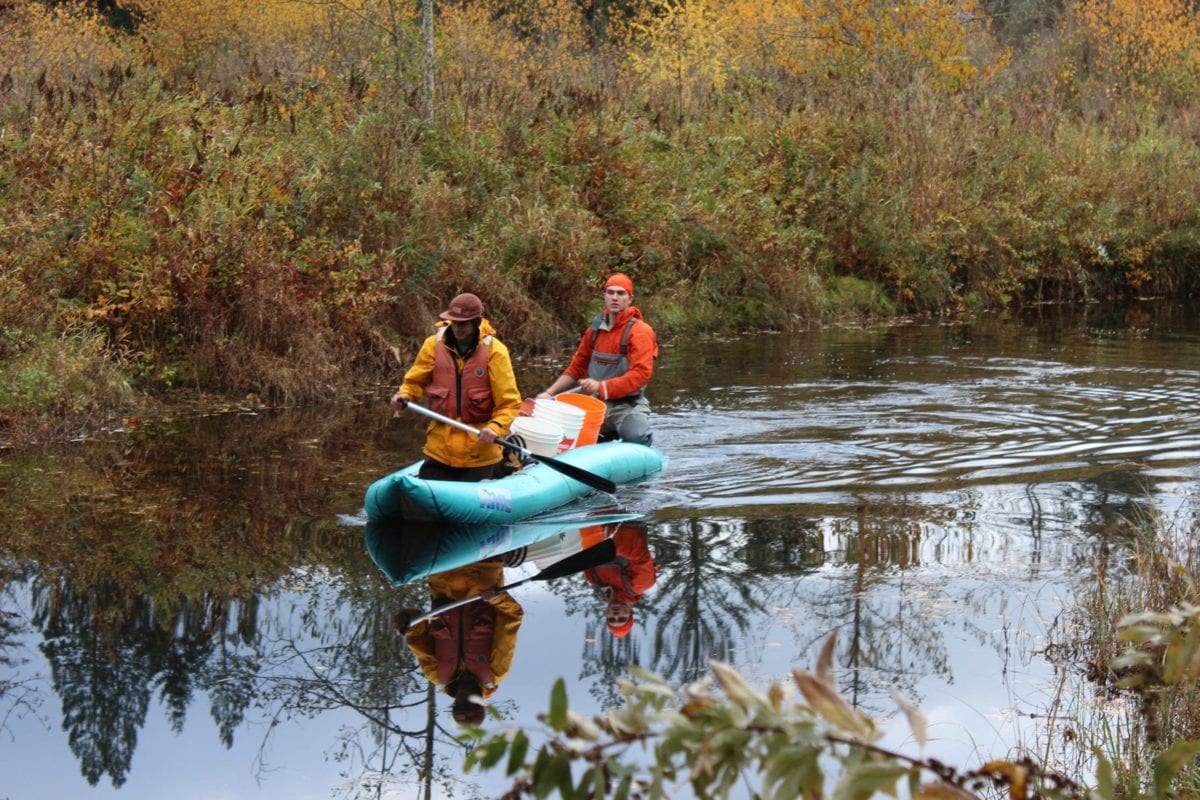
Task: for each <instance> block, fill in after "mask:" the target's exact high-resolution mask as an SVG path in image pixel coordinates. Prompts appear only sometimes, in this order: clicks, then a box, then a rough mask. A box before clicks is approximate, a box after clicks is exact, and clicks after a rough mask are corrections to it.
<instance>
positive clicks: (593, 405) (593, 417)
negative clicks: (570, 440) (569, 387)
mask: <svg viewBox="0 0 1200 800" xmlns="http://www.w3.org/2000/svg"><path fill="white" fill-rule="evenodd" d="M554 399H555V400H558V401H559V402H560V403H568V404H570V405H573V406H575V407H576V408H582V409H583V427H582V428H580V429H579V435H578V436H576V437H575V446H576V447H583V446H584V445H588V444H595V443H596V440H597V439H599V438H600V426H601V425H603V424H604V415H605V414H606V413H608V406H607V405H606V404H605V402H604V401H603V400H601V399H600V398H598V397H592V396H591V395H586V394H579V393H578V392H572V393H570V394H560V395H558V396H557V397H555V398H554Z"/></svg>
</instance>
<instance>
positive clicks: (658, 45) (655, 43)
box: [629, 0, 736, 111]
mask: <svg viewBox="0 0 1200 800" xmlns="http://www.w3.org/2000/svg"><path fill="white" fill-rule="evenodd" d="M724 21H725V20H724V18H723V17H722V16H719V15H718V13H717V11H716V10H715V9H714V8H712V7H710V5H709V3H708V2H707V0H648V2H647V3H646V7H645V9H644V11H643V12H642V15H641V16H640V17H639V18H638V19H636V20H635V21H634V22H633V23H632V25H631V30H632V33H633V41H632V44H633V45H634V46H633V48H632V49H631V50H630V53H629V61H630V64H631V66H632V67H633V69H634V71H635V72H637V73H638V74H639V75H642V76H643V77H645V78H646V79H647V80H648V81H649V82H650V83H651V84H652V85H655V86H657V87H668V88H670V89H672V90H673V91H674V92H676V94H677V95H678V97H679V98H680V105H681V106H682V105H683V103H684V97H685V92H690V91H691V90H692V88H693V87H697V88H699V89H701V90H708V89H715V90H717V91H720V90H721V89H724V88H725V84H726V82H727V80H728V79H729V77H730V75H731V74H732V73H733V72H734V70H735V68H736V53H735V52H734V51H733V49H732V48H731V47H730V43H729V40H728V39H726V37H725V34H724V30H725V26H724V24H723V22H724ZM681 111H682V108H681Z"/></svg>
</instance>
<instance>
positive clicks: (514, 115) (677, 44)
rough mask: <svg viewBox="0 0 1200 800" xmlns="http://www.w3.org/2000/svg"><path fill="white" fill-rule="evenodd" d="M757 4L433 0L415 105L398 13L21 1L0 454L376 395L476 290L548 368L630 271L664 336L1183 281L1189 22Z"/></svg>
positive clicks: (6, 20) (1072, 10) (13, 21)
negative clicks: (165, 414)
mask: <svg viewBox="0 0 1200 800" xmlns="http://www.w3.org/2000/svg"><path fill="white" fill-rule="evenodd" d="M1159 5H1163V6H1164V7H1166V6H1170V4H1169V3H1158V4H1150V5H1149V6H1148V7H1153V8H1157V7H1158V6H1159ZM743 6H744V4H741V3H738V2H728V3H713V4H703V3H699V2H691V3H664V2H646V3H630V4H623V5H619V6H618V5H613V6H605V8H608V11H607V12H606V13H604V14H601V13H600V12H599V11H598V10H597V9H592V11H593V12H594V13H591V14H589V15H581V14H580V13H579V12H578V9H577V7H575V6H573V5H571V6H569V5H567V4H562V3H556V2H552V0H536V1H534V0H531V1H530V2H528V3H525V4H496V5H495V6H494V7H493V6H491V5H489V4H488V3H486V2H480V3H471V4H439V15H438V17H437V19H436V21H435V22H436V24H435V30H436V41H435V44H436V53H435V55H436V62H437V67H436V72H435V73H434V80H435V82H434V86H435V91H434V94H433V95H432V96H430V97H428V98H427V97H426V96H425V95H424V87H425V86H426V84H425V77H426V76H425V74H424V73H423V70H422V53H423V45H422V42H421V38H420V31H419V25H418V22H419V21H418V20H417V19H415V18H413V17H412V16H411V9H409V7H408V5H404V6H399V5H396V4H394V3H390V2H378V3H374V2H372V1H371V0H363V2H356V3H346V4H341V5H337V6H332V5H331V6H323V5H312V4H298V3H290V2H286V1H285V0H275V1H274V2H268V3H264V4H258V5H256V6H255V7H254V8H253V9H251V8H249V7H246V8H243V7H242V6H241V5H239V4H237V3H234V2H233V1H232V0H228V2H223V3H213V4H205V6H204V10H203V13H202V12H201V10H198V9H196V8H193V7H192V6H190V5H188V4H183V3H179V2H175V1H174V0H153V1H152V2H150V1H149V0H148V2H146V3H143V4H142V6H141V8H142V14H141V15H140V16H139V17H138V18H137V23H136V25H132V26H127V28H126V29H122V30H116V29H113V28H111V27H109V26H107V25H106V24H104V22H103V21H100V20H97V19H95V18H92V17H90V16H88V15H87V14H86V13H83V12H82V11H80V12H78V13H69V9H70V8H71V7H70V6H69V5H58V6H56V13H54V14H51V13H50V12H49V10H47V8H46V7H45V6H43V5H41V4H38V3H25V2H18V3H16V4H15V5H13V6H12V7H11V9H7V10H5V11H4V12H3V15H2V16H0V37H2V40H3V41H4V42H5V51H6V53H13V54H14V57H13V60H12V66H11V67H10V68H8V71H7V73H6V74H5V76H3V78H2V80H0V287H2V288H0V386H6V387H9V388H7V389H5V390H3V391H0V439H5V440H7V441H14V440H17V439H24V438H29V436H30V435H38V436H40V435H46V434H51V435H53V434H61V433H66V432H69V431H71V430H73V429H78V428H80V427H86V426H87V425H88V424H90V423H91V421H93V420H94V419H96V418H98V417H101V416H103V415H104V414H106V413H111V412H112V411H113V410H114V409H118V408H120V407H121V406H122V404H134V405H136V404H138V403H140V402H144V400H143V399H144V398H145V397H147V396H154V395H156V394H159V393H161V392H163V391H165V390H170V389H180V388H183V389H189V390H202V391H216V392H222V393H229V394H237V395H241V394H245V393H249V392H252V393H254V394H256V395H258V396H260V397H263V398H267V399H270V400H272V401H279V402H304V401H310V400H314V399H318V398H322V397H329V396H333V395H335V394H336V393H338V392H340V391H344V390H345V388H346V387H347V386H349V385H352V384H355V383H362V382H364V381H368V380H378V379H381V378H384V377H386V378H387V379H389V380H390V379H391V378H393V377H394V376H395V375H396V374H397V373H398V371H399V370H400V369H401V368H402V365H403V364H405V363H407V362H408V361H409V360H410V359H411V357H412V356H413V354H414V352H415V346H416V345H417V344H418V343H419V340H420V337H421V336H423V335H424V334H425V333H426V332H427V331H428V330H429V326H430V324H431V323H432V320H433V315H434V314H435V312H436V311H437V310H438V309H439V308H440V307H441V306H442V304H443V303H444V302H445V300H446V298H448V297H449V296H451V295H453V294H454V293H456V292H458V291H460V290H474V291H477V292H479V293H480V294H481V295H482V296H483V297H484V300H485V303H486V304H487V308H488V315H489V317H490V318H491V319H492V320H493V321H494V322H495V323H496V324H497V326H498V328H499V329H500V331H501V335H502V337H503V338H504V339H505V340H506V341H508V342H509V344H510V345H512V346H513V348H514V349H515V350H516V351H517V352H520V353H553V352H556V351H558V350H559V349H560V348H562V347H564V346H566V345H567V344H569V343H570V342H571V341H572V340H573V339H574V337H575V336H576V335H577V334H578V331H579V330H580V329H581V328H582V326H583V324H584V323H585V321H586V319H587V317H588V315H589V313H590V312H591V310H593V309H594V308H595V305H596V291H595V289H596V287H597V285H598V281H599V280H600V278H601V276H602V275H603V274H605V273H606V272H608V271H610V270H614V269H622V270H625V271H627V272H629V273H631V274H632V275H633V276H634V279H635V281H636V282H637V287H638V292H637V295H638V296H637V302H638V304H639V305H640V306H641V307H642V308H643V309H644V310H645V311H646V313H647V315H648V316H649V317H650V319H651V320H652V321H653V322H654V323H655V324H656V326H657V327H658V328H659V330H660V332H661V333H662V335H663V336H664V338H667V337H670V336H672V335H685V334H692V333H697V332H708V331H725V332H728V331H734V330H745V329H751V328H764V327H765V328H776V329H779V328H786V327H789V326H795V325H808V324H813V323H819V322H821V321H823V320H828V319H831V318H837V317H844V316H846V315H874V316H887V315H891V314H897V313H930V314H944V315H955V316H958V315H965V314H969V313H971V312H973V311H976V310H979V309H984V308H998V307H1006V306H1010V305H1013V304H1020V303H1023V302H1029V301H1037V300H1047V299H1052V300H1080V299H1089V298H1094V297H1100V296H1111V295H1118V294H1131V293H1168V292H1170V293H1178V292H1186V291H1189V290H1191V289H1192V288H1194V284H1195V277H1194V271H1193V270H1191V269H1189V266H1188V265H1189V264H1191V263H1193V261H1194V259H1195V257H1196V256H1197V254H1198V251H1200V243H1198V241H1197V230H1198V228H1197V225H1196V221H1197V220H1196V215H1197V211H1196V209H1197V203H1196V202H1195V199H1196V198H1195V190H1194V187H1195V186H1197V185H1200V180H1198V178H1200V158H1197V155H1198V153H1197V148H1196V142H1197V141H1200V122H1198V121H1197V120H1196V119H1195V118H1194V114H1192V113H1191V112H1190V110H1189V108H1190V103H1191V102H1192V101H1193V100H1194V99H1195V96H1196V92H1197V80H1196V75H1195V74H1193V73H1194V72H1195V68H1194V67H1193V66H1192V65H1191V63H1190V61H1188V60H1187V59H1186V58H1184V57H1182V56H1179V55H1178V54H1177V53H1175V51H1174V50H1172V49H1169V48H1168V47H1167V45H1165V44H1162V43H1161V41H1160V39H1159V38H1156V36H1155V32H1156V30H1158V29H1161V28H1163V26H1167V25H1168V23H1170V24H1171V25H1175V26H1176V27H1174V28H1170V30H1172V31H1174V33H1173V36H1174V37H1175V39H1178V40H1180V41H1181V42H1183V44H1184V45H1186V44H1187V43H1188V42H1191V41H1193V40H1192V39H1191V38H1188V37H1191V36H1193V32H1192V31H1191V28H1187V27H1186V26H1185V28H1179V27H1178V20H1176V19H1174V18H1171V17H1169V16H1168V17H1165V18H1164V20H1166V21H1163V20H1160V19H1159V18H1157V17H1153V16H1152V15H1144V16H1145V19H1142V18H1138V19H1136V20H1135V22H1136V23H1137V25H1136V26H1135V25H1133V24H1132V23H1129V22H1128V20H1125V21H1124V22H1122V20H1123V19H1124V18H1122V17H1120V16H1119V13H1118V12H1121V9H1122V6H1121V4H1120V3H1117V4H1105V5H1104V8H1107V9H1109V10H1108V11H1107V12H1104V13H1101V12H1102V11H1103V9H1101V6H1100V5H1099V4H1090V3H1080V4H1078V5H1073V6H1069V7H1068V8H1067V9H1066V10H1064V11H1063V12H1061V13H1054V14H1046V13H1044V14H1042V15H1041V16H1036V17H1030V16H1029V15H1028V14H1026V15H1023V16H1022V15H1015V14H1014V13H1012V12H1013V9H1016V8H1018V6H1019V7H1020V8H1025V6H1023V5H1021V4H994V5H993V6H992V7H989V6H977V5H976V4H975V3H973V2H965V3H954V4H945V5H938V4H926V3H900V4H882V5H876V4H872V3H821V2H790V3H784V2H780V3H768V4H752V6H753V7H750V6H745V7H743ZM1010 6H1011V8H1010ZM597 8H599V7H597ZM1005 9H1006V11H1005V13H1004V14H999V13H997V14H996V15H993V16H989V12H990V11H1000V10H1005ZM1121 13H1124V12H1121ZM1130 13H1133V12H1130ZM1105 14H1107V15H1108V16H1105ZM1172 20H1173V21H1172ZM1155 25H1157V26H1158V28H1155ZM831 26H832V27H831ZM1139 26H1140V27H1139ZM1142 28H1145V32H1144V36H1143V40H1137V41H1134V42H1133V44H1132V45H1131V47H1132V48H1133V49H1132V50H1131V51H1130V52H1131V53H1142V54H1143V55H1142V56H1136V57H1135V56H1134V55H1130V56H1128V57H1126V58H1117V57H1116V54H1117V53H1118V50H1115V49H1114V41H1115V40H1114V37H1115V36H1116V35H1117V33H1116V32H1118V31H1126V30H1134V31H1138V30H1142ZM1180 31H1182V33H1180ZM1172 41H1174V40H1172ZM1139 42H1141V44H1140V45H1139ZM1172 47H1174V45H1172ZM1155 48H1157V49H1155ZM1119 52H1125V51H1124V50H1120V51H1119Z"/></svg>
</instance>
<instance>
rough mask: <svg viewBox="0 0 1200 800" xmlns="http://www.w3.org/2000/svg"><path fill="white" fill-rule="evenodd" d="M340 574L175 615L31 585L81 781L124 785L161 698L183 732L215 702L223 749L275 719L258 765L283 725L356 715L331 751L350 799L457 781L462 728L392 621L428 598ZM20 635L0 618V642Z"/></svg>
mask: <svg viewBox="0 0 1200 800" xmlns="http://www.w3.org/2000/svg"><path fill="white" fill-rule="evenodd" d="M343 538H344V543H343V546H344V547H349V548H355V549H361V539H360V538H359V537H358V536H350V537H343ZM325 555H329V554H328V553H326V554H325ZM332 560H334V561H337V560H341V561H342V562H344V563H345V562H347V561H348V559H345V558H341V559H336V558H335V559H332ZM332 574H333V573H329V572H327V571H326V570H324V569H321V568H317V567H309V568H308V569H307V570H305V571H304V572H296V573H294V574H293V575H292V576H291V577H290V578H288V579H287V581H286V582H287V584H288V588H289V589H290V590H291V591H289V592H286V593H285V591H284V590H282V589H281V590H277V591H278V594H277V596H276V597H275V598H274V599H273V600H272V601H271V602H267V601H266V600H265V599H264V597H263V595H260V594H256V593H249V594H247V595H245V596H244V597H224V596H219V595H216V594H213V593H201V594H199V595H197V596H195V597H192V596H187V597H184V598H182V599H181V598H178V597H177V598H174V600H173V602H172V603H170V604H169V605H165V606H164V605H160V604H158V603H157V602H156V600H155V598H154V597H152V596H150V595H148V594H134V595H128V594H126V593H125V592H126V589H127V587H125V586H116V585H112V586H107V587H106V586H103V585H98V584H97V583H95V582H94V581H90V580H89V581H88V583H87V584H86V590H85V589H84V588H83V587H80V586H77V585H76V584H75V583H74V582H72V580H70V579H69V578H67V577H65V576H64V575H62V574H60V576H59V577H57V578H54V579H52V580H51V579H31V580H30V581H29V583H28V585H29V586H30V594H31V598H32V604H31V605H32V608H33V615H32V619H31V623H32V627H33V628H34V629H36V630H39V631H40V633H41V636H42V643H41V649H42V652H43V654H44V655H45V657H46V659H47V660H48V662H49V664H50V668H51V678H52V686H53V688H54V691H55V692H56V693H57V694H58V695H59V699H60V701H61V706H62V726H63V728H64V730H65V731H66V732H67V737H68V743H69V746H70V748H71V750H72V752H73V753H74V754H75V756H76V757H77V758H78V759H79V762H80V770H81V773H82V775H83V776H84V777H85V778H86V779H87V780H88V782H89V783H91V784H93V785H94V784H97V783H98V782H99V781H100V780H101V779H102V778H103V777H104V776H106V775H107V776H108V777H109V778H110V780H111V782H112V784H113V785H114V786H118V787H119V786H121V785H122V784H123V783H124V782H125V780H126V778H127V777H128V774H129V770H130V765H131V763H132V760H133V755H134V752H135V750H136V747H137V744H138V736H139V733H140V732H141V731H142V730H143V729H144V728H145V726H146V722H147V716H148V714H149V713H150V709H151V708H152V707H154V705H155V701H156V699H157V702H158V704H159V705H160V706H161V707H162V708H163V710H164V712H165V714H166V716H167V720H168V722H169V724H170V725H171V726H172V728H173V729H174V730H176V731H177V732H179V731H182V730H183V728H184V722H185V718H186V716H187V713H188V712H189V711H192V712H194V711H195V706H196V705H197V703H198V702H204V698H207V702H208V712H209V714H210V715H211V716H212V718H213V720H214V722H215V724H216V727H217V729H218V732H219V734H218V735H219V736H220V739H221V741H222V743H223V744H224V745H225V746H226V747H227V748H231V747H232V746H233V744H234V737H235V734H236V733H237V731H238V730H239V729H243V728H244V725H245V723H246V722H247V718H248V717H249V715H250V714H251V713H254V714H255V716H259V715H262V714H265V715H266V717H267V720H266V721H267V722H268V723H269V724H268V725H267V726H266V728H265V731H266V732H265V733H264V734H263V740H262V741H261V743H260V758H261V757H262V754H263V753H265V752H266V744H267V742H268V740H269V739H270V737H271V736H272V735H273V733H272V731H273V730H275V723H278V722H283V721H288V720H296V719H302V718H310V717H316V716H318V715H321V714H326V713H337V712H345V711H349V712H352V714H353V717H352V719H357V720H359V722H358V723H354V722H347V723H346V724H345V725H343V727H342V728H341V730H340V734H339V736H338V739H337V740H336V741H333V742H330V751H331V754H332V755H333V756H334V757H335V758H336V759H337V760H338V761H339V762H341V764H342V769H343V775H344V776H345V777H346V783H345V785H344V786H343V787H342V790H343V792H344V794H345V795H347V796H366V795H372V794H378V793H380V792H382V791H383V790H384V788H386V787H387V786H391V785H393V784H395V783H397V782H398V781H403V782H404V784H405V785H408V786H410V787H411V786H412V785H413V784H415V783H417V782H418V781H420V782H421V783H423V784H424V786H425V791H426V793H427V794H428V793H431V792H432V786H433V785H434V784H435V783H437V784H449V783H453V782H456V781H459V778H458V777H457V772H458V767H459V764H460V763H461V756H462V750H461V746H460V745H458V744H457V743H455V742H454V741H453V737H454V736H456V735H457V726H456V725H454V723H453V722H451V721H450V720H449V716H448V715H445V714H442V715H438V714H435V713H434V711H435V708H436V706H437V699H438V698H437V697H435V696H434V695H433V694H432V693H431V692H430V691H429V684H428V682H427V681H426V680H425V679H424V676H423V675H421V673H420V671H419V669H418V668H417V666H416V662H415V659H413V657H412V655H411V653H410V651H409V650H408V648H407V646H406V645H405V644H404V640H403V638H402V637H398V636H396V635H395V634H394V633H393V631H392V629H391V625H390V618H391V612H392V611H393V610H394V609H395V608H397V607H398V606H400V605H415V604H420V603H422V602H424V601H425V599H426V598H425V597H424V595H423V591H421V589H420V588H419V587H404V588H402V589H399V590H398V589H395V588H393V587H392V586H390V585H389V584H388V582H387V581H385V580H384V579H383V576H382V575H380V574H379V573H378V571H377V570H376V569H375V568H374V567H373V565H372V566H371V568H370V571H368V572H365V573H364V572H355V571H353V570H348V571H345V572H343V573H342V575H343V576H344V577H342V578H340V579H338V580H334V579H333V578H332V577H331V575H332ZM14 629H15V627H14V624H13V620H12V619H11V618H9V617H0V645H3V643H4V638H2V636H3V635H4V634H5V633H6V632H7V631H9V630H14ZM3 653H4V650H3V649H2V648H0V655H3ZM0 688H3V687H0ZM4 696H5V695H2V694H0V697H4ZM442 699H444V698H442ZM442 717H445V719H446V721H447V723H446V725H443V723H442V722H441V718H442ZM447 725H448V726H449V728H448V727H447ZM259 766H260V768H261V769H263V770H264V771H267V770H269V768H270V765H269V764H266V763H260V765H259ZM456 791H458V792H459V793H462V792H463V789H462V787H459V788H458V789H456Z"/></svg>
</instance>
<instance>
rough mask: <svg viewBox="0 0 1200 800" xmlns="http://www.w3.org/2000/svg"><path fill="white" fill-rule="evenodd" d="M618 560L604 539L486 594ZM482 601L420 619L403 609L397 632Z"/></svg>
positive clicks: (461, 602)
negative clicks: (534, 573)
mask: <svg viewBox="0 0 1200 800" xmlns="http://www.w3.org/2000/svg"><path fill="white" fill-rule="evenodd" d="M616 557H617V545H616V543H615V542H614V541H613V540H612V539H605V540H604V541H602V542H599V543H597V544H594V545H592V546H591V547H588V548H586V549H584V550H580V551H579V552H578V553H574V554H572V555H569V556H567V557H566V558H564V559H563V560H562V561H555V562H554V563H553V564H551V565H550V566H548V567H546V568H545V569H544V570H542V571H541V572H539V573H538V574H536V575H531V576H529V577H528V578H522V579H521V580H519V581H516V582H514V583H510V584H507V585H505V586H501V587H500V588H498V589H491V590H489V591H488V592H485V593H484V594H487V595H488V596H494V595H497V594H500V593H501V592H507V591H510V590H512V589H515V588H517V587H518V586H520V585H521V584H523V583H528V582H529V581H550V580H554V579H555V578H562V577H565V576H567V575H574V574H575V573H577V572H583V571H584V570H585V569H589V568H591V567H595V566H598V565H600V564H606V563H608V562H609V561H612V560H613V559H614V558H616ZM482 599H484V598H483V594H476V595H471V596H470V597H464V598H463V599H462V600H455V601H454V602H452V603H447V604H446V605H444V606H438V607H437V608H435V609H432V610H431V611H429V612H427V613H425V614H422V615H421V616H419V617H413V616H412V614H413V613H416V612H412V611H409V610H407V609H401V610H400V611H399V612H398V613H397V614H396V618H395V619H394V620H393V623H394V627H395V629H396V632H397V633H403V632H404V631H406V630H408V629H409V628H411V627H412V626H413V625H416V624H417V623H418V622H424V621H425V620H427V619H433V618H434V617H436V616H437V615H438V614H442V613H444V612H446V611H450V610H451V609H455V608H458V607H459V606H465V605H467V604H468V603H474V602H475V601H476V600H482Z"/></svg>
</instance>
